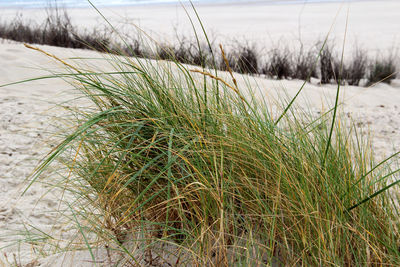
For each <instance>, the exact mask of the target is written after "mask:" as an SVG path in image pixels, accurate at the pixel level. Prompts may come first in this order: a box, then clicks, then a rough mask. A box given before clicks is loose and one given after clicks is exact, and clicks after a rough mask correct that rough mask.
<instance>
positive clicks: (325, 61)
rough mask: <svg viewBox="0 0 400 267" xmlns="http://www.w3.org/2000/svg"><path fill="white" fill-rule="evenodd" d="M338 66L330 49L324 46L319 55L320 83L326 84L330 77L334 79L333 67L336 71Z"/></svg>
mask: <svg viewBox="0 0 400 267" xmlns="http://www.w3.org/2000/svg"><path fill="white" fill-rule="evenodd" d="M335 65H336V66H335ZM339 68H340V67H338V65H337V64H335V62H334V59H333V56H332V49H331V48H330V47H329V46H326V47H325V48H324V49H323V50H322V51H321V55H320V70H321V83H322V84H327V83H330V82H331V80H332V79H335V78H336V75H335V69H336V72H338V71H339Z"/></svg>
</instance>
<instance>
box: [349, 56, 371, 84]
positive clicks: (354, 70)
mask: <svg viewBox="0 0 400 267" xmlns="http://www.w3.org/2000/svg"><path fill="white" fill-rule="evenodd" d="M367 64H368V58H367V56H366V53H365V51H362V50H359V49H356V51H355V53H354V55H353V58H352V60H351V62H350V64H349V65H348V66H346V67H345V68H344V71H343V78H344V79H345V80H346V81H347V83H348V84H349V85H356V86H358V85H359V84H360V81H361V79H363V78H365V75H366V73H367Z"/></svg>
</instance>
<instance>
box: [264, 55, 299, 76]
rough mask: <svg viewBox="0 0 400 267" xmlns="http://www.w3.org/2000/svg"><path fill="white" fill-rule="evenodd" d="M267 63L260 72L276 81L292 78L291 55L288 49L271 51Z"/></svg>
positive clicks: (292, 65)
mask: <svg viewBox="0 0 400 267" xmlns="http://www.w3.org/2000/svg"><path fill="white" fill-rule="evenodd" d="M268 60H269V61H268V62H267V63H266V64H265V65H264V67H263V68H262V70H261V72H262V73H263V74H266V75H268V76H271V77H276V78H278V79H287V78H290V77H294V76H293V74H294V70H293V67H294V66H295V64H294V63H293V58H292V54H291V53H290V52H289V50H288V49H284V50H281V49H273V50H271V51H270V56H269V59H268Z"/></svg>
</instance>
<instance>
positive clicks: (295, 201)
mask: <svg viewBox="0 0 400 267" xmlns="http://www.w3.org/2000/svg"><path fill="white" fill-rule="evenodd" d="M28 47H30V46H28ZM30 48H33V49H36V50H38V51H41V50H40V49H37V48H34V47H30ZM221 54H222V55H223V56H222V58H223V60H224V62H225V63H226V70H227V72H226V73H225V74H224V75H223V76H220V74H219V73H218V72H217V71H216V70H212V71H209V70H207V69H204V68H196V67H188V66H186V65H182V64H181V63H180V62H179V61H178V60H177V59H176V58H174V57H170V58H169V59H170V61H167V62H157V61H153V60H149V59H137V58H130V57H122V56H116V55H114V54H108V55H106V57H105V58H104V59H103V60H104V61H106V62H107V63H108V64H109V65H110V66H112V67H113V71H109V68H108V71H101V70H98V68H94V69H87V67H85V68H83V67H79V65H74V64H72V63H69V62H66V61H64V60H61V59H59V58H57V57H56V56H52V55H50V56H51V57H53V58H54V59H55V60H57V61H59V62H60V63H62V64H63V65H64V66H65V67H66V68H67V70H68V73H64V74H56V76H61V77H63V78H65V79H67V80H69V81H70V82H71V84H72V85H73V86H75V88H76V89H77V90H78V91H80V92H81V93H82V97H83V98H84V99H86V100H87V101H88V102H89V103H90V104H89V105H88V106H87V107H86V108H83V107H82V108H78V109H70V110H69V112H73V116H72V124H73V125H74V127H73V128H72V129H69V130H68V129H66V130H65V133H66V135H65V136H64V137H63V138H62V139H61V140H60V142H59V144H58V146H56V147H55V148H54V149H53V150H52V151H51V153H50V154H49V155H48V156H47V157H46V158H45V159H44V160H43V161H42V163H41V165H40V166H39V167H38V168H37V171H36V173H35V175H34V177H33V180H32V182H34V181H36V180H37V179H39V178H41V177H42V176H43V174H44V173H45V171H46V170H47V169H48V168H49V167H50V166H51V165H52V164H56V163H57V164H61V165H64V166H65V169H66V170H67V173H66V174H63V172H62V171H58V172H57V173H58V175H59V176H60V177H58V178H57V180H56V181H57V186H58V187H61V188H63V190H67V191H68V192H69V193H70V194H72V195H74V196H75V200H74V201H72V202H68V209H69V211H70V213H69V214H70V215H69V217H70V218H71V221H73V222H75V223H76V225H77V229H78V233H79V235H80V236H81V240H83V241H81V244H83V245H84V246H86V248H87V249H88V250H89V251H90V253H91V255H92V257H93V260H94V261H95V259H94V256H93V253H92V251H93V250H94V249H95V248H96V247H100V246H104V247H106V248H107V249H108V250H111V251H112V253H119V254H122V255H123V256H122V258H121V259H120V260H119V261H118V262H115V263H114V264H116V265H123V264H127V263H128V262H129V263H131V264H132V265H135V264H136V265H155V264H159V265H161V266H162V265H163V264H164V265H168V266H270V265H277V266H286V265H290V266H294V265H305V266H317V265H318V266H326V265H339V266H365V265H370V266H374V265H396V264H397V263H398V262H399V261H400V251H399V221H398V210H397V207H396V205H395V204H396V203H397V198H396V195H395V194H391V191H390V189H391V188H392V187H393V186H395V185H396V184H397V183H398V182H399V181H398V180H394V175H395V174H396V173H397V171H398V170H391V169H390V165H388V164H389V163H390V162H391V161H393V160H395V159H396V156H397V154H395V155H393V156H392V157H390V158H388V159H386V160H384V161H382V162H381V163H379V164H375V163H374V160H373V155H372V151H371V148H370V147H369V146H368V142H367V140H365V139H364V137H363V136H361V135H359V134H357V132H356V128H355V127H352V126H351V123H346V121H344V118H342V117H341V116H340V113H339V112H338V108H339V103H338V102H337V101H336V104H335V105H334V107H333V108H332V109H331V110H330V111H328V112H327V113H325V114H324V115H322V116H320V117H314V116H311V115H309V113H308V112H306V110H305V109H301V108H300V107H297V106H296V105H295V100H296V97H297V95H298V94H300V93H301V90H302V89H303V87H301V88H300V89H299V91H298V94H297V95H296V96H295V97H294V98H293V99H289V100H288V101H283V102H282V103H278V104H277V105H276V106H275V107H273V108H272V107H270V106H267V105H266V104H265V103H267V102H268V101H266V99H262V98H257V97H256V90H257V88H249V87H246V86H243V83H241V82H240V79H238V78H237V77H235V76H234V73H233V72H232V69H231V66H230V61H229V60H228V59H227V58H226V56H224V55H225V53H224V51H223V50H222V47H221ZM47 55H49V54H47ZM170 55H171V54H170ZM82 60H84V59H82ZM214 60H215V59H214ZM215 64H216V63H215ZM285 66H286V65H285ZM275 69H276V68H275ZM221 77H225V78H221ZM282 77H283V76H282ZM339 90H340V85H338V92H337V93H338V94H339ZM283 103H288V104H283ZM294 107H296V108H294ZM347 126H348V127H347ZM56 166H57V165H56ZM53 175H56V173H54V174H53ZM49 178H51V177H49ZM52 178H53V177H52ZM53 179H54V178H53ZM49 239H50V238H49ZM77 243H78V242H74V241H71V242H70V245H74V244H77ZM105 261H106V259H105Z"/></svg>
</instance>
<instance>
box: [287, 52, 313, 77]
mask: <svg viewBox="0 0 400 267" xmlns="http://www.w3.org/2000/svg"><path fill="white" fill-rule="evenodd" d="M316 55H317V54H316V53H314V51H312V50H310V51H308V52H304V51H303V49H302V48H301V49H300V52H299V54H298V55H297V57H296V59H295V70H294V71H293V78H295V79H300V80H304V81H310V79H311V78H317V77H318V74H317V64H316Z"/></svg>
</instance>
